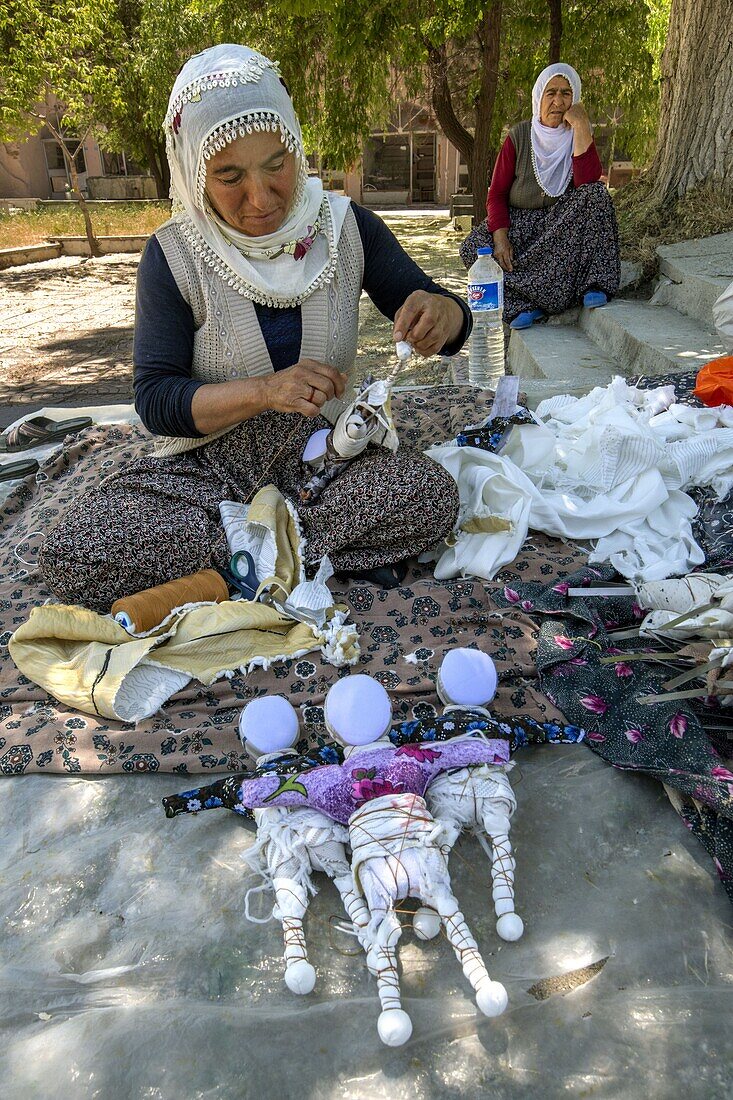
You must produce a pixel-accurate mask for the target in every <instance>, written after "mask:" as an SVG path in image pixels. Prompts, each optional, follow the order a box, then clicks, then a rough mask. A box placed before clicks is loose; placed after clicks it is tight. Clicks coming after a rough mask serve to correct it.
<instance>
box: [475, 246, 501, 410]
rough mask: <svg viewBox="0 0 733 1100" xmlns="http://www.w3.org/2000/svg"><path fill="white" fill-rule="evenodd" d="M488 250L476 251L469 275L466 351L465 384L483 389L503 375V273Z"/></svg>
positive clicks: (491, 250) (490, 249) (488, 248)
mask: <svg viewBox="0 0 733 1100" xmlns="http://www.w3.org/2000/svg"><path fill="white" fill-rule="evenodd" d="M492 252H493V249H492V248H490V247H487V248H479V250H478V258H477V260H476V263H475V264H474V265H473V267H472V268H471V269H470V271H469V272H468V305H469V308H470V310H471V313H472V315H473V331H472V332H471V340H470V343H469V348H468V381H469V382H470V383H471V385H472V386H480V387H481V388H482V389H484V388H486V387H487V386H489V385H491V384H492V383H493V382H495V381H496V377H497V375H499V374H503V372H504V326H503V324H502V319H501V318H502V313H503V310H504V272H503V271H502V269H501V268H500V267H499V265H498V263H497V262H496V260H495V259H494V258H493V256H492Z"/></svg>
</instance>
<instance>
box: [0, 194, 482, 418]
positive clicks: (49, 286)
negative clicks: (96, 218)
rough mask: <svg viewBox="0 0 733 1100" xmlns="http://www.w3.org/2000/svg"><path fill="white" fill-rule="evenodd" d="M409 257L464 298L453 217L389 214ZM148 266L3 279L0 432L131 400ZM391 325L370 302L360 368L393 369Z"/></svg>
mask: <svg viewBox="0 0 733 1100" xmlns="http://www.w3.org/2000/svg"><path fill="white" fill-rule="evenodd" d="M385 220H386V221H388V222H389V224H390V225H391V227H392V229H393V231H394V232H395V233H396V235H397V236H398V238H399V239H400V241H401V242H402V244H403V245H404V247H405V248H406V249H407V251H408V252H409V253H410V255H412V256H413V257H414V258H415V259H416V260H417V262H418V263H419V264H420V265H421V266H422V267H424V269H425V270H426V271H427V272H428V273H429V274H430V275H432V276H433V277H434V278H436V279H438V280H439V281H440V282H442V283H444V285H446V286H448V287H449V288H450V289H451V290H455V291H456V292H458V293H462V292H463V288H464V282H465V276H464V274H463V265H462V264H461V262H460V260H459V258H458V243H459V241H460V240H461V235H460V234H458V233H454V232H453V230H452V229H451V227H450V222H449V221H448V218H447V216H446V215H440V216H436V217H432V216H430V215H428V216H422V217H406V216H404V215H402V214H388V215H386V217H385ZM138 261H139V256H137V255H129V256H128V255H117V256H103V257H101V258H100V259H96V260H82V259H79V258H60V259H58V260H48V261H46V262H44V263H40V264H28V265H25V266H24V267H18V268H10V269H9V270H7V271H3V272H0V429H2V428H4V427H6V426H7V425H8V424H10V423H11V422H12V421H13V420H15V419H16V418H17V417H18V416H21V415H22V414H24V413H25V412H31V411H34V410H35V409H39V408H43V407H44V406H46V405H60V406H75V405H105V404H113V403H116V402H121V401H130V400H131V399H132V329H133V323H134V305H135V274H136V271H137V264H138ZM391 331H392V330H391V325H390V324H389V322H388V321H386V320H385V319H384V318H383V317H382V316H381V314H380V313H379V312H378V311H377V310H376V309H375V307H374V306H373V305H372V304H371V302H370V301H369V299H368V298H367V297H366V295H364V297H363V299H362V305H361V327H360V341H359V343H360V352H359V360H358V367H359V370H360V371H363V372H364V373H366V372H367V371H372V372H373V373H379V372H380V371H384V370H385V369H387V368H388V367H389V365H390V362H391V363H393V362H394V360H393V359H391V355H392V344H391V340H390V336H391ZM443 373H444V365H443V364H441V362H440V360H438V359H432V360H427V361H426V360H421V361H420V366H419V367H418V369H417V370H416V371H410V372H406V373H405V374H404V376H402V377H401V378H400V381H401V382H432V381H436V380H437V379H438V378H440V377H441V376H442V374H443Z"/></svg>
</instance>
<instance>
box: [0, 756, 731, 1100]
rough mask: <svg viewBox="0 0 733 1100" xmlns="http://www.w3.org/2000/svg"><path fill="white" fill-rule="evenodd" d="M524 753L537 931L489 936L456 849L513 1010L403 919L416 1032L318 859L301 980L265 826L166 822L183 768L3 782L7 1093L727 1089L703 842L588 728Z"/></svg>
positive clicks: (469, 847)
mask: <svg viewBox="0 0 733 1100" xmlns="http://www.w3.org/2000/svg"><path fill="white" fill-rule="evenodd" d="M517 760H518V766H517V768H516V769H515V770H514V772H513V773H512V782H513V785H514V787H515V790H516V793H517V798H518V803H519V806H518V810H517V813H516V815H515V817H514V820H513V824H512V841H513V844H514V846H515V850H516V856H517V877H516V884H517V910H518V912H519V913H521V915H522V917H523V918H524V921H525V925H526V931H525V934H524V937H523V939H521V940H520V941H519V942H517V943H503V942H502V941H501V940H500V939H499V938H498V936H497V935H496V932H495V926H494V921H495V918H494V915H493V910H492V907H491V904H490V875H489V865H488V862H487V860H486V857H485V855H484V854H483V852H482V851H481V849H480V848H479V846H478V844H477V843H476V842H475V841H474V840H463V841H461V842H460V843H459V844H458V845H457V847H456V848H455V850H454V852H453V855H452V857H451V870H452V874H453V881H454V886H455V891H456V894H457V896H458V897H459V899H460V900H461V902H462V904H463V908H464V912H465V915H466V917H467V919H468V921H469V923H470V925H471V927H472V929H473V930H474V932H475V933H476V935H477V939H478V940H479V943H480V946H481V949H482V951H483V953H484V957H485V959H486V961H487V965H488V969H489V972H490V974H491V976H492V977H493V978H496V979H498V980H499V981H501V982H503V983H504V985H505V986H506V987H507V989H508V991H509V1008H508V1010H507V1012H506V1013H505V1014H504V1015H503V1016H501V1017H500V1018H498V1019H486V1018H485V1017H483V1016H481V1015H480V1014H479V1012H478V1010H477V1009H476V1006H475V1005H474V1003H473V1000H472V997H471V990H470V988H469V987H468V984H467V983H466V982H465V980H464V979H463V976H462V974H461V971H460V967H459V966H458V964H457V963H456V960H455V957H454V956H453V953H452V951H451V950H450V949H449V947H448V944H447V943H446V942H445V939H444V938H443V937H440V938H438V939H437V940H434V941H431V942H429V943H420V942H418V941H417V940H416V939H415V937H414V935H413V933H412V931H411V929H409V928H406V929H405V931H404V933H403V937H402V941H401V943H400V948H399V955H400V962H401V968H402V975H403V977H402V990H403V1003H404V1007H405V1008H406V1009H407V1011H408V1012H409V1013H410V1016H411V1017H412V1020H413V1025H414V1032H413V1037H412V1039H411V1040H410V1041H409V1042H408V1043H407V1045H406V1046H404V1047H402V1048H399V1049H389V1048H387V1047H384V1046H383V1045H382V1044H381V1043H380V1041H379V1039H378V1037H377V1032H376V1022H377V1016H378V1013H379V1003H378V998H377V992H376V984H375V982H374V979H372V978H370V977H369V975H368V973H367V970H366V967H365V965H364V963H363V959H362V957H361V956H360V955H359V953H358V949H357V944H356V941H355V940H353V939H351V938H350V937H348V936H346V935H344V933H343V932H342V931H341V929H340V922H341V920H342V911H341V908H340V903H339V899H338V895H337V893H336V891H335V889H334V887H333V886H332V884H331V883H329V882H328V881H327V880H326V879H325V878H324V879H322V882H321V887H322V888H321V890H320V892H319V894H318V896H317V897H316V898H315V899H314V900H313V902H312V904H311V908H310V911H309V914H308V917H307V918H306V930H307V937H308V944H309V949H310V957H311V961H312V962H313V963H314V965H315V967H316V970H317V973H318V981H317V985H316V989H315V991H314V993H313V994H311V995H310V996H307V997H301V998H298V997H296V996H294V995H293V994H291V993H289V992H288V990H287V989H286V987H285V984H284V982H283V980H282V941H281V929H280V926H279V925H278V924H277V922H275V921H272V922H270V923H268V924H264V925H258V924H251V923H248V922H247V921H246V920H245V918H244V912H243V909H244V904H243V901H244V893H245V890H246V889H247V887H248V886H251V885H253V884H255V883H256V878H255V877H254V876H252V874H251V873H250V872H248V870H247V868H246V866H245V865H244V863H243V862H242V859H241V856H242V854H243V853H244V852H245V851H246V849H247V848H248V847H249V846H250V845H251V843H252V841H253V833H252V831H251V828H250V826H248V825H247V824H246V823H245V822H243V821H242V820H240V819H238V818H237V817H236V815H234V814H232V813H229V812H228V811H225V810H214V811H207V812H205V813H203V814H201V815H200V816H198V817H180V818H177V819H175V820H172V821H169V820H166V818H165V817H164V815H163V811H162V809H161V805H160V799H161V797H162V796H163V795H165V794H169V793H173V792H174V791H176V790H177V789H183V788H185V786H186V782H187V781H186V778H185V777H180V780H179V779H177V777H175V776H173V777H172V776H134V777H127V776H115V777H107V778H104V779H100V780H90V779H83V778H71V777H70V778H68V779H66V778H53V779H52V778H51V777H43V776H29V777H22V778H18V779H7V780H5V781H4V783H3V786H2V793H3V801H4V813H3V822H4V823H3V825H2V826H1V827H0V835H1V837H2V844H0V862H1V865H2V872H1V874H0V898H1V904H2V914H3V947H2V963H1V964H0V965H1V966H2V973H1V976H0V1006H1V1011H2V1026H3V1041H2V1047H1V1048H0V1081H1V1082H2V1094H3V1096H5V1097H9V1098H13V1100H15V1098H22V1100H35V1098H36V1097H37V1098H43V1100H76V1098H82V1097H83V1098H87V1097H89V1098H91V1097H99V1098H102V1100H132V1098H138V1097H139V1098H160V1100H174V1098H175V1100H199V1098H201V1100H204V1098H205V1100H219V1098H221V1100H224V1098H227V1100H229V1098H233V1097H237V1098H238V1097H253V1098H257V1100H269V1098H271V1097H272V1098H275V1097H277V1098H290V1097H298V1098H303V1100H306V1098H307V1100H311V1098H318V1100H337V1098H342V1097H348V1098H355V1100H363V1098H372V1097H380V1098H381V1097H389V1098H394V1100H402V1098H405V1100H408V1098H409V1100H423V1098H432V1097H440V1098H443V1097H449V1098H462V1097H466V1098H473V1097H477V1096H492V1097H525V1096H527V1095H535V1096H541V1097H543V1100H544V1098H546V1097H554V1096H558V1097H559V1096H567V1095H577V1096H594V1097H597V1096H598V1097H640V1096H649V1097H654V1098H658V1097H679V1096H685V1097H687V1098H689V1097H704V1098H705V1100H711V1098H715V1097H724V1096H726V1097H727V1096H730V1081H731V1077H730V1073H731V1068H730V1067H731V1065H732V1064H733V1032H732V1030H731V1027H730V1020H731V1013H732V1011H733V973H732V969H733V968H732V964H731V950H730V939H729V937H730V931H731V913H730V906H729V903H728V901H727V899H726V896H725V893H724V891H723V889H722V888H721V887H720V885H719V883H718V882H717V880H716V879H715V877H714V874H713V873H712V872H711V870H709V857H708V856H707V855H706V854H705V852H704V851H703V849H702V848H701V847H700V846H699V845H698V843H697V841H696V840H695V839H694V838H693V837H691V836H689V834H687V832H686V831H685V829H684V827H683V825H682V822H681V821H680V820H679V818H678V817H677V816H676V815H675V813H674V811H673V810H672V808H671V807H670V805H669V803H668V801H667V799H666V797H665V795H664V792H663V790H662V788H661V787H660V786H659V785H658V784H656V783H652V782H650V781H647V780H644V779H642V778H639V777H636V776H630V775H625V774H621V773H619V772H616V771H614V770H613V769H611V768H609V767H608V766H607V765H605V764H603V763H602V762H601V761H600V760H598V759H597V758H596V757H594V756H593V755H592V754H591V753H590V752H588V750H587V749H586V748H585V747H584V746H582V745H578V746H563V747H560V746H557V747H541V748H537V749H533V750H530V751H526V752H523V753H522V754H520V755H519V756H518V757H517ZM265 905H266V900H265V899H264V898H263V911H264V908H265ZM405 920H406V921H407V917H405ZM603 960H606V961H605V963H603ZM593 964H598V965H597V966H595V967H594V966H593ZM584 968H589V969H587V970H586V969H584ZM529 990H533V992H532V993H530V992H529Z"/></svg>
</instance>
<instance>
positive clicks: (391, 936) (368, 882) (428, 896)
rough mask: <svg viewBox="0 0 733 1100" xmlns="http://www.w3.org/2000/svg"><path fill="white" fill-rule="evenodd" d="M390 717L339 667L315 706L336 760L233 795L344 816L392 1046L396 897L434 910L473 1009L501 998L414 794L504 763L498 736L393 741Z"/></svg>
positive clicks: (400, 1032) (498, 1003) (401, 1017)
mask: <svg viewBox="0 0 733 1100" xmlns="http://www.w3.org/2000/svg"><path fill="white" fill-rule="evenodd" d="M391 719H392V708H391V704H390V701H389V697H388V695H387V693H386V691H385V690H384V688H383V687H382V686H381V684H379V683H378V682H377V681H375V680H372V679H371V678H370V677H369V676H347V677H344V678H343V679H341V680H339V681H338V682H337V683H336V684H334V685H333V687H332V688H331V690H330V691H329V693H328V695H327V697H326V706H325V721H326V726H327V728H328V730H329V732H330V733H331V734H332V735H333V736H334V737H336V738H337V739H338V740H340V741H341V742H343V743H344V744H345V745H346V746H347V747H346V749H345V753H344V763H343V764H341V765H331V766H326V767H321V768H315V769H313V770H312V771H308V772H304V773H302V774H301V775H299V776H298V778H297V781H296V782H293V781H292V780H281V779H279V778H278V777H277V776H261V777H258V778H257V779H251V780H245V781H244V782H243V783H242V804H243V805H244V806H249V807H251V808H255V807H261V806H264V805H267V806H288V807H302V806H303V805H307V806H310V807H311V808H313V809H317V810H320V811H321V812H323V813H326V814H327V815H328V816H329V817H331V818H333V819H334V820H335V821H337V822H340V823H342V824H344V825H348V830H349V843H350V845H351V849H352V861H351V865H352V871H353V877H354V884H355V887H356V888H357V890H358V892H360V893H363V895H364V897H365V899H366V903H367V905H368V908H369V916H370V919H369V923H368V925H367V927H366V928H365V929H364V931H363V937H364V942H365V943H366V945H367V949H368V962H369V964H370V969H371V970H372V971H373V972H376V976H377V986H378V991H379V998H380V1002H381V1006H382V1012H381V1015H380V1018H379V1023H378V1031H379V1036H380V1038H381V1039H382V1041H383V1042H384V1043H386V1044H387V1045H389V1046H400V1045H401V1044H402V1043H404V1042H406V1041H407V1039H408V1038H409V1036H410V1034H411V1032H412V1024H411V1021H410V1018H409V1016H408V1015H407V1013H406V1012H404V1011H403V1009H402V1006H401V1000H400V988H399V976H398V972H397V965H396V945H397V942H398V940H399V938H400V934H401V926H400V921H399V918H398V916H397V913H396V911H395V906H396V904H397V903H398V902H399V901H401V900H403V899H405V898H408V897H415V898H418V899H419V900H420V901H421V902H422V903H423V904H424V905H427V906H430V908H431V909H433V910H435V912H436V913H437V914H438V916H439V917H440V920H441V922H442V924H443V927H444V929H445V933H446V936H447V938H448V940H449V942H450V944H451V946H452V947H453V949H454V951H455V953H456V956H457V958H458V961H459V962H460V964H461V966H462V968H463V972H464V974H465V976H466V977H467V979H468V980H469V982H470V983H471V985H472V987H473V989H474V990H475V992H476V1003H477V1005H478V1007H479V1008H480V1009H481V1011H482V1012H483V1013H484V1014H485V1015H487V1016H497V1015H499V1014H500V1013H501V1012H503V1011H504V1009H505V1007H506V1004H507V994H506V990H505V989H504V987H503V985H501V984H500V983H499V982H494V981H492V980H491V978H490V977H489V975H488V973H487V971H486V966H485V964H484V961H483V959H482V957H481V954H480V953H479V950H478V947H477V945H476V941H475V940H474V938H473V936H472V935H471V933H470V931H469V929H468V927H467V925H466V922H465V920H464V917H463V914H462V913H461V911H460V908H459V905H458V902H457V900H456V898H455V897H454V895H453V892H452V889H451V883H450V875H449V873H448V865H447V862H446V859H445V856H444V854H443V852H442V851H441V850H440V848H439V847H438V846H437V844H436V843H435V841H434V836H435V835H436V833H439V832H440V831H441V830H440V827H439V826H438V827H436V822H435V820H434V819H433V817H432V815H431V813H430V812H429V810H428V808H427V805H426V802H425V798H424V795H425V791H426V789H427V787H428V786H429V784H430V783H431V782H432V781H433V780H434V779H435V777H436V776H438V775H440V774H441V773H442V772H445V771H448V770H450V769H455V768H467V767H470V766H472V765H492V764H499V765H504V764H506V762H507V760H508V746H507V743H506V741H501V740H486V739H483V738H481V737H477V738H474V737H468V738H465V739H463V738H461V739H454V740H451V741H446V742H445V743H442V744H441V745H440V746H439V747H438V746H436V747H427V746H425V745H405V746H403V747H402V748H399V749H397V748H395V747H394V746H393V745H392V744H390V742H389V741H388V740H387V736H386V735H387V734H388V732H389V729H390V724H391Z"/></svg>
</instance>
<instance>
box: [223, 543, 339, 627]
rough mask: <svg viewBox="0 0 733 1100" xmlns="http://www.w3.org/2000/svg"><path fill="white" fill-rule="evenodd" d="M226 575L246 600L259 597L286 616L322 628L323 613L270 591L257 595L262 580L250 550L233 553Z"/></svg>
mask: <svg viewBox="0 0 733 1100" xmlns="http://www.w3.org/2000/svg"><path fill="white" fill-rule="evenodd" d="M224 576H225V578H226V579H227V581H229V583H230V584H231V585H233V587H234V588H236V589H237V591H238V592H239V593H240V595H241V596H242V597H243V599H245V600H253V601H254V600H257V599H259V600H260V602H261V603H264V604H269V606H270V607H272V608H274V609H275V610H276V611H279V612H280V614H281V615H284V616H285V617H286V618H288V619H295V620H296V621H297V622H301V623H306V624H307V625H308V626H311V627H318V628H320V627H321V626H322V625H323V620H324V618H325V616H324V615H323V613H321V614H320V615H318V614H317V613H316V612H313V611H306V610H305V609H304V608H300V607H293V606H292V605H291V604H286V603H284V602H283V601H282V600H278V599H276V598H275V597H274V596H273V594H272V592H269V591H264V592H261V593H260V595H259V596H258V595H257V592H258V590H259V587H260V582H259V580H258V578H257V573H256V571H255V563H254V558H253V557H252V555H251V554H250V552H249V550H238V551H237V553H236V554H233V555H232V558H231V560H230V562H229V569H228V570H225V571H224Z"/></svg>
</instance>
